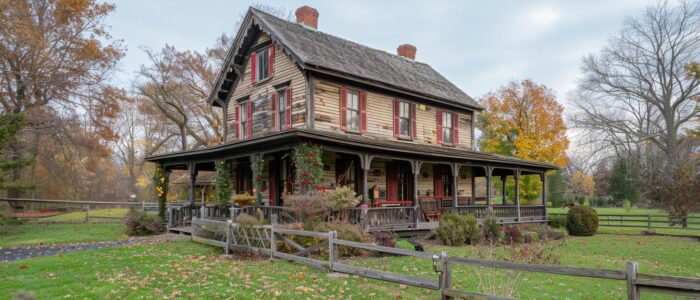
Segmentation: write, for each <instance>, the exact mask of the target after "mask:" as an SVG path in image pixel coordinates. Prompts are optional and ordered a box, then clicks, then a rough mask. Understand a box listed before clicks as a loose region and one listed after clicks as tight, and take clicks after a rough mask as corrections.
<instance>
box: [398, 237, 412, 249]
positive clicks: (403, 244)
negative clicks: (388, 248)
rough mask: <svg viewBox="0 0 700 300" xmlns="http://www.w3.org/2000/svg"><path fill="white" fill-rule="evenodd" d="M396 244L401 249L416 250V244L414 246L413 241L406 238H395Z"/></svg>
mask: <svg viewBox="0 0 700 300" xmlns="http://www.w3.org/2000/svg"><path fill="white" fill-rule="evenodd" d="M394 244H395V245H396V248H399V249H406V250H416V246H414V245H413V243H411V241H409V240H408V239H406V238H394Z"/></svg>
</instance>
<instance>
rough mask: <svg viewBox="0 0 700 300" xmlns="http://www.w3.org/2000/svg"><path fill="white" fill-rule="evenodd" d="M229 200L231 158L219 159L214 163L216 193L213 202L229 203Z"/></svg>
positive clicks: (223, 204)
mask: <svg viewBox="0 0 700 300" xmlns="http://www.w3.org/2000/svg"><path fill="white" fill-rule="evenodd" d="M230 200H231V160H221V161H218V162H217V163H216V193H215V195H214V202H215V203H216V204H217V205H221V206H225V205H229V201H230Z"/></svg>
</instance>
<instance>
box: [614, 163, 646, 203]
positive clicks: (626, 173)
mask: <svg viewBox="0 0 700 300" xmlns="http://www.w3.org/2000/svg"><path fill="white" fill-rule="evenodd" d="M608 187H609V190H610V194H611V196H612V197H613V200H615V202H617V203H620V202H624V201H629V202H630V203H634V204H636V203H638V202H639V197H640V192H639V168H638V167H636V166H635V165H634V163H630V162H628V161H627V160H626V159H618V160H616V161H615V164H614V165H613V168H612V173H611V174H610V179H609V181H608Z"/></svg>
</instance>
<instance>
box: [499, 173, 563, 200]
mask: <svg viewBox="0 0 700 300" xmlns="http://www.w3.org/2000/svg"><path fill="white" fill-rule="evenodd" d="M566 181H567V179H566V176H565V175H564V171H562V170H556V171H554V172H552V173H551V174H548V175H547V199H549V202H551V203H552V206H553V207H561V206H563V205H564V204H566V190H567V184H566ZM509 197H510V195H509Z"/></svg>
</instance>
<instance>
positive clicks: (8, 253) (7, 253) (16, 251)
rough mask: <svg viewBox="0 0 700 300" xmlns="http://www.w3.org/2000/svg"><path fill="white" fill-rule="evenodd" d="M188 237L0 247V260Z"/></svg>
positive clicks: (163, 236) (162, 236) (186, 238)
mask: <svg viewBox="0 0 700 300" xmlns="http://www.w3.org/2000/svg"><path fill="white" fill-rule="evenodd" d="M189 239H190V237H188V236H182V235H175V234H163V235H157V236H150V237H137V238H130V239H128V240H120V241H109V242H96V243H82V244H65V245H50V246H29V247H13V248H0V261H13V260H20V259H25V258H32V257H39V256H48V255H56V254H62V253H68V252H75V251H84V250H92V249H103V248H112V247H120V246H128V245H137V244H144V243H163V242H168V241H172V240H189Z"/></svg>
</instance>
